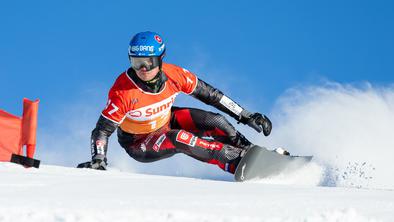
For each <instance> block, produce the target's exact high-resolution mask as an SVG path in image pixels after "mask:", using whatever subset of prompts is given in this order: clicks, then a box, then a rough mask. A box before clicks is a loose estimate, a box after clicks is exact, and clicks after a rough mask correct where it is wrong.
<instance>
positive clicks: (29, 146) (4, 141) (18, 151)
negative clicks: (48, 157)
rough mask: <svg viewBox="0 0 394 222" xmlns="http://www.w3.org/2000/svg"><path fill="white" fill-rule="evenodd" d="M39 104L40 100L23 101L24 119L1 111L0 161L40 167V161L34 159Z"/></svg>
mask: <svg viewBox="0 0 394 222" xmlns="http://www.w3.org/2000/svg"><path fill="white" fill-rule="evenodd" d="M38 103H39V100H36V101H31V100H28V99H26V98H25V99H23V115H22V117H19V116H15V115H12V114H10V113H8V112H6V111H4V110H0V161H3V162H14V163H18V164H22V165H24V166H26V167H36V168H38V167H39V165H40V161H39V160H36V159H33V156H34V152H35V149H36V129H37V112H38ZM23 147H25V148H26V156H23Z"/></svg>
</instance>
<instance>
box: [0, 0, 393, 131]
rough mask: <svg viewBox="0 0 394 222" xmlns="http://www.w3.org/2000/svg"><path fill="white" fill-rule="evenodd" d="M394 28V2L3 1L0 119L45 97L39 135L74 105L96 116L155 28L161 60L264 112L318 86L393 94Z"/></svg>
mask: <svg viewBox="0 0 394 222" xmlns="http://www.w3.org/2000/svg"><path fill="white" fill-rule="evenodd" d="M148 2H149V3H148ZM393 27H394V3H393V2H392V1H282V0H279V1H193V2H191V1H93V0H86V1H40V0H38V1H2V2H1V3H0V33H1V34H0V49H1V53H0V82H1V87H0V109H4V110H7V111H9V112H11V113H14V114H18V115H20V114H21V110H22V104H21V103H22V98H23V97H27V98H30V99H35V98H39V99H40V100H41V103H40V113H39V121H40V123H41V124H40V125H41V126H46V125H50V124H56V123H55V122H56V115H57V113H60V112H61V113H67V112H68V111H69V110H68V109H72V108H73V106H74V104H80V103H83V104H84V105H86V106H87V107H91V109H93V110H97V111H99V110H100V109H102V107H103V106H104V104H105V102H106V101H105V100H106V98H105V97H106V93H107V91H108V89H109V88H110V86H111V85H112V83H113V81H114V80H115V78H116V77H117V76H118V74H120V73H121V72H122V71H123V70H125V69H126V68H127V67H128V66H129V63H128V59H127V47H128V42H129V40H130V38H131V37H132V35H134V34H135V33H137V32H140V31H146V30H151V31H156V32H159V33H161V34H162V36H163V39H164V41H165V42H166V43H167V57H166V62H169V63H174V64H178V65H180V66H183V67H185V68H187V69H189V70H190V71H192V72H195V73H196V74H197V75H198V76H199V77H200V78H202V79H204V80H206V81H207V82H209V83H211V84H212V85H214V86H217V87H218V88H220V89H222V90H223V91H224V92H225V93H227V94H228V95H229V96H230V97H232V98H234V99H235V100H236V101H238V102H239V103H240V104H241V105H244V106H245V107H247V108H250V109H252V110H253V111H260V112H263V113H268V112H270V110H271V107H272V105H273V104H274V103H275V101H276V99H277V98H278V97H279V96H280V95H281V94H283V93H284V92H285V91H286V89H288V88H291V87H294V86H299V85H303V84H318V83H319V82H320V81H321V80H322V79H328V80H330V81H335V82H339V83H357V82H363V81H368V82H370V83H372V84H376V85H387V84H392V83H393V76H394V66H393V61H394V41H393V39H394V31H393V30H394V28H393ZM178 105H182V104H178ZM97 117H98V113H97ZM94 119H96V117H94ZM87 128H89V130H91V128H93V125H89V126H87Z"/></svg>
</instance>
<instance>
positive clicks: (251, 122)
mask: <svg viewBox="0 0 394 222" xmlns="http://www.w3.org/2000/svg"><path fill="white" fill-rule="evenodd" d="M242 114H243V113H241V115H242ZM242 122H243V123H244V124H247V125H248V126H250V127H252V128H253V129H255V130H256V131H257V132H259V133H261V131H263V133H264V135H265V136H268V135H270V133H271V130H272V123H271V121H270V120H269V119H268V117H266V116H265V115H262V114H261V113H253V114H250V113H247V111H245V115H242Z"/></svg>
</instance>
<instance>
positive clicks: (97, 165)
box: [77, 159, 107, 170]
mask: <svg viewBox="0 0 394 222" xmlns="http://www.w3.org/2000/svg"><path fill="white" fill-rule="evenodd" d="M77 168H90V169H95V170H107V161H106V160H105V159H104V160H102V159H93V160H92V161H89V162H85V163H80V164H78V166H77Z"/></svg>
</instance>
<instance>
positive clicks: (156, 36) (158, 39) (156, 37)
mask: <svg viewBox="0 0 394 222" xmlns="http://www.w3.org/2000/svg"><path fill="white" fill-rule="evenodd" d="M155 39H156V41H157V42H158V43H159V44H161V43H162V42H163V41H162V40H161V38H160V36H158V35H155Z"/></svg>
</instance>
